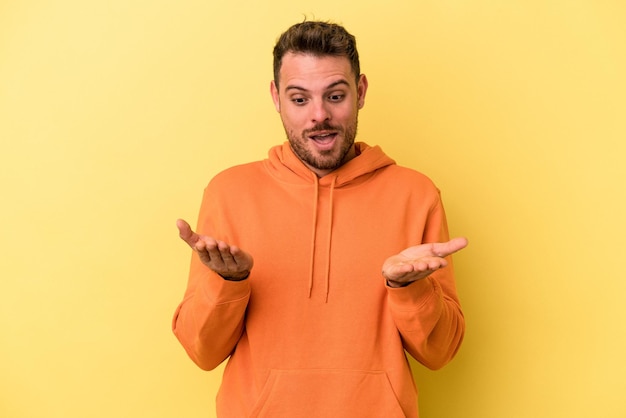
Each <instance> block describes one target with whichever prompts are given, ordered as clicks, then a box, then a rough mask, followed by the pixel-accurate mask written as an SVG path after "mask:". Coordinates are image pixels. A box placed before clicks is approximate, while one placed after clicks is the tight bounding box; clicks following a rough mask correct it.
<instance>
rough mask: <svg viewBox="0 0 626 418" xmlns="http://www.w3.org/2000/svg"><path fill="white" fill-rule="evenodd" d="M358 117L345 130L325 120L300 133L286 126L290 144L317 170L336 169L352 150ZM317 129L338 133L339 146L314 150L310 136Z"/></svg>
mask: <svg viewBox="0 0 626 418" xmlns="http://www.w3.org/2000/svg"><path fill="white" fill-rule="evenodd" d="M357 125H358V119H357V118H355V120H354V123H353V124H351V125H350V126H348V127H347V128H346V129H345V130H344V129H343V128H342V127H341V126H333V125H331V124H330V123H329V122H327V121H326V122H323V123H320V124H317V125H315V126H314V127H313V128H311V129H306V130H304V131H302V133H301V134H300V135H298V134H296V133H295V132H294V131H288V130H287V129H286V128H285V132H286V134H287V139H288V140H289V145H290V146H291V149H292V150H293V152H294V154H296V156H297V157H298V158H299V159H300V160H301V161H302V162H304V163H305V164H307V165H308V166H310V167H313V168H315V169H317V170H331V171H332V170H335V169H337V168H339V167H341V166H342V165H343V164H344V163H345V159H346V156H347V155H348V153H349V152H350V149H351V148H352V145H354V141H355V138H356V131H357ZM316 131H333V132H336V134H337V141H340V142H338V144H337V145H338V148H337V147H333V149H330V150H323V151H315V152H314V151H312V149H311V148H310V147H309V146H307V145H308V144H309V141H312V139H309V138H308V135H309V134H310V133H313V132H316Z"/></svg>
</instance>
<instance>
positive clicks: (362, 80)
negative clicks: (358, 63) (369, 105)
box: [356, 74, 368, 109]
mask: <svg viewBox="0 0 626 418" xmlns="http://www.w3.org/2000/svg"><path fill="white" fill-rule="evenodd" d="M367 85H368V84H367V77H366V76H365V74H361V75H360V76H359V83H358V84H357V86H356V92H357V97H358V102H357V104H358V107H359V109H362V108H363V106H365V94H366V93H367Z"/></svg>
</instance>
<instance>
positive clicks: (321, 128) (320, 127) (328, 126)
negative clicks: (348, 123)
mask: <svg viewBox="0 0 626 418" xmlns="http://www.w3.org/2000/svg"><path fill="white" fill-rule="evenodd" d="M318 131H338V132H343V129H342V128H341V126H333V125H331V124H330V123H329V122H328V121H324V122H322V123H318V124H317V125H315V126H314V127H312V128H311V129H306V130H304V131H303V132H302V135H303V136H304V135H308V134H310V133H311V132H318Z"/></svg>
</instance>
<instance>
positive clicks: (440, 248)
mask: <svg viewBox="0 0 626 418" xmlns="http://www.w3.org/2000/svg"><path fill="white" fill-rule="evenodd" d="M467 244H468V241H467V238H465V237H457V238H453V239H451V240H450V241H448V242H441V243H435V244H433V254H434V255H436V256H438V257H447V256H449V255H450V254H454V253H456V252H457V251H460V250H462V249H463V248H465V247H467Z"/></svg>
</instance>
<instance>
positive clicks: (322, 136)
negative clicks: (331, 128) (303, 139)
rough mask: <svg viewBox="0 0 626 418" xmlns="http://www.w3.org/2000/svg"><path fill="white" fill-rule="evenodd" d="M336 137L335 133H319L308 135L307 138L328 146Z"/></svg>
mask: <svg viewBox="0 0 626 418" xmlns="http://www.w3.org/2000/svg"><path fill="white" fill-rule="evenodd" d="M336 137H337V133H336V132H319V133H315V134H314V135H309V138H310V139H312V140H313V141H315V142H317V143H320V144H329V143H331V142H333V141H334V140H335V138H336Z"/></svg>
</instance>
